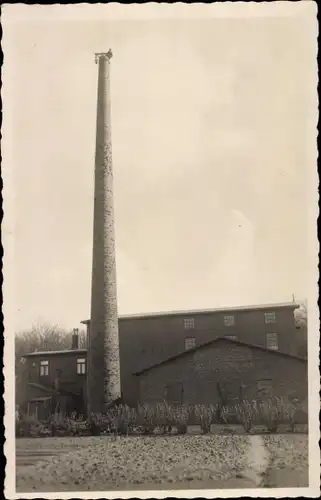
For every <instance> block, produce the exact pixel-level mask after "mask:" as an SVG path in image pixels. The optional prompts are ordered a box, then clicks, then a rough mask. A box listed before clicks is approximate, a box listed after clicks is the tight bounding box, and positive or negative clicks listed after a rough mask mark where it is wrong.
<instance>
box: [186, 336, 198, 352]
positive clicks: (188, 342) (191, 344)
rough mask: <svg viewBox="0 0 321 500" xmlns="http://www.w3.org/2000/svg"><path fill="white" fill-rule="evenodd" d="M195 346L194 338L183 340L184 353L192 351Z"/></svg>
mask: <svg viewBox="0 0 321 500" xmlns="http://www.w3.org/2000/svg"><path fill="white" fill-rule="evenodd" d="M195 345H196V340H195V337H188V338H186V339H185V351H188V350H189V349H193V348H194V347H195Z"/></svg>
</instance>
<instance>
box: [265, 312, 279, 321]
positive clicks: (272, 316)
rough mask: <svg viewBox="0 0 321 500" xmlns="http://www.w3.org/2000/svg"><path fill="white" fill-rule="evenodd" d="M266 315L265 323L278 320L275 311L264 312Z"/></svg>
mask: <svg viewBox="0 0 321 500" xmlns="http://www.w3.org/2000/svg"><path fill="white" fill-rule="evenodd" d="M264 316H265V323H275V322H276V315H275V312H268V313H264Z"/></svg>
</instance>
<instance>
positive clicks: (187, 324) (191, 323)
mask: <svg viewBox="0 0 321 500" xmlns="http://www.w3.org/2000/svg"><path fill="white" fill-rule="evenodd" d="M184 328H186V330H191V329H192V328H194V318H185V319H184Z"/></svg>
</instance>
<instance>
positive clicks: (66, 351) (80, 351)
mask: <svg viewBox="0 0 321 500" xmlns="http://www.w3.org/2000/svg"><path fill="white" fill-rule="evenodd" d="M86 352H87V349H62V350H61V351H34V352H28V353H27V354H24V355H23V356H22V357H23V358H27V357H29V356H52V355H53V354H71V353H74V354H86Z"/></svg>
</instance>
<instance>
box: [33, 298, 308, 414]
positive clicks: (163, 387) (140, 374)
mask: <svg viewBox="0 0 321 500" xmlns="http://www.w3.org/2000/svg"><path fill="white" fill-rule="evenodd" d="M297 307H298V306H297V305H296V304H295V303H294V302H289V303H285V304H284V303H282V304H269V305H260V306H247V307H238V308H225V309H212V310H202V311H200V310H197V311H179V312H177V311H176V312H168V313H158V314H145V315H130V316H120V317H119V320H118V323H119V349H120V350H119V352H120V373H121V399H122V401H123V402H124V403H126V404H128V405H130V406H136V405H137V404H138V403H139V402H146V401H147V400H148V399H154V400H155V399H159V398H164V399H167V400H168V402H171V401H173V397H174V400H175V398H176V399H177V397H178V396H177V394H176V395H175V396H173V391H174V393H175V391H176V393H177V391H179V390H180V389H178V388H181V389H182V393H181V394H180V396H179V398H180V399H179V400H182V401H184V402H185V403H202V402H205V400H206V402H207V403H215V401H216V399H217V397H218V395H217V383H220V384H221V385H222V384H223V379H224V380H225V382H224V384H223V385H224V386H226V387H227V386H229V389H228V393H229V394H230V396H231V394H232V393H233V398H234V397H236V395H238V396H239V395H240V390H242V391H243V393H242V394H243V396H244V397H249V396H251V397H252V396H253V397H254V395H255V394H258V392H256V391H260V389H259V387H260V384H261V385H262V384H264V383H265V384H270V386H269V391H268V392H269V394H270V393H273V394H278V395H282V394H283V395H284V394H288V395H289V394H292V393H293V394H294V393H296V394H297V395H298V397H299V398H300V399H302V398H303V399H306V395H307V386H306V384H307V363H306V361H305V360H303V359H301V358H299V357H298V356H297V352H296V344H295V341H294V333H295V329H296V327H295V320H294V310H295V309H296V308H297ZM83 323H85V324H86V326H87V338H88V345H90V321H83ZM218 353H220V356H219V360H220V361H218ZM25 357H26V360H27V363H26V364H25V370H26V371H25V383H26V391H25V394H26V402H25V403H26V406H28V403H29V412H32V413H35V411H36V408H37V411H38V412H41V413H47V412H48V411H51V408H52V405H53V400H52V388H53V387H54V386H55V384H56V386H57V385H58V386H59V388H60V393H61V401H62V403H61V404H62V405H63V406H64V411H67V412H70V411H73V410H77V411H79V412H81V413H86V409H87V390H88V389H87V375H88V363H87V359H88V350H87V349H78V345H77V336H75V337H74V341H73V345H72V346H71V348H70V349H69V350H65V351H42V352H34V353H27V354H26V356H25ZM200 359H203V362H201V361H200ZM174 372H175V373H176V374H175V375H173V373H174ZM101 378H103V373H102V374H101ZM154 379H157V383H155V385H154V386H153V384H152V381H153V380H154ZM187 380H190V381H192V382H193V384H194V386H193V388H192V387H191V385H190V384H189V383H187V382H186V381H187ZM233 381H234V382H233ZM232 382H233V383H234V389H233V390H232V389H231V384H232ZM148 384H149V385H148ZM232 385H233V384H232ZM243 385H244V387H243V388H242V389H240V388H241V387H242V386H243ZM148 387H149V389H148ZM151 387H154V389H153V390H152V391H151ZM173 387H176V389H174V388H173ZM226 387H225V389H226ZM215 388H216V389H215ZM214 389H215V390H214ZM226 390H227V389H226ZM233 391H234V392H233ZM148 394H149V396H148ZM231 397H232V396H231ZM45 408H46V409H45ZM26 409H27V408H26Z"/></svg>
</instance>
